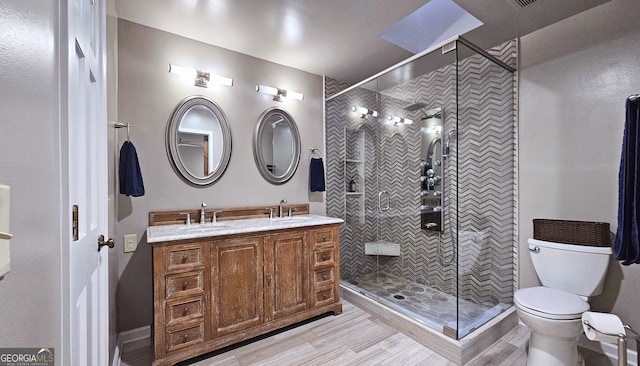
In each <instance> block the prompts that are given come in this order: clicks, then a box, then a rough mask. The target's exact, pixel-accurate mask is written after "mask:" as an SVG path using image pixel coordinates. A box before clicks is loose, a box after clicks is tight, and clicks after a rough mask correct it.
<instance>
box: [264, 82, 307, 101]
mask: <svg viewBox="0 0 640 366" xmlns="http://www.w3.org/2000/svg"><path fill="white" fill-rule="evenodd" d="M256 92H260V93H265V94H269V95H273V100H275V101H276V102H282V100H283V99H295V100H303V99H304V94H302V93H298V92H295V91H293V90H287V89H281V88H274V87H272V86H267V85H261V84H256Z"/></svg>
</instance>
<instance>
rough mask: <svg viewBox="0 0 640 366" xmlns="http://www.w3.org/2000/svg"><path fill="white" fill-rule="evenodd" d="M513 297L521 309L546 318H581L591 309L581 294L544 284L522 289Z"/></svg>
mask: <svg viewBox="0 0 640 366" xmlns="http://www.w3.org/2000/svg"><path fill="white" fill-rule="evenodd" d="M513 298H514V302H515V304H516V306H517V307H519V308H520V309H521V310H523V311H526V312H527V313H530V314H533V315H537V316H540V317H543V318H546V319H553V320H575V319H580V317H581V316H582V313H584V312H585V311H587V310H589V304H588V303H587V302H586V301H584V300H583V299H582V298H580V296H578V295H575V294H570V293H568V292H564V291H561V290H556V289H553V288H548V287H543V286H538V287H529V288H523V289H520V290H518V291H516V293H515V294H514V295H513Z"/></svg>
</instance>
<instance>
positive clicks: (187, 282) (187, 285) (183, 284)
mask: <svg viewBox="0 0 640 366" xmlns="http://www.w3.org/2000/svg"><path fill="white" fill-rule="evenodd" d="M188 287H189V281H184V282H183V283H182V289H183V290H186V289H187V288H188Z"/></svg>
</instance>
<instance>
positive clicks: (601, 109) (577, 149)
mask: <svg viewBox="0 0 640 366" xmlns="http://www.w3.org/2000/svg"><path fill="white" fill-rule="evenodd" d="M638 17H640V8H638V6H637V1H635V0H621V1H616V0H614V1H611V2H609V3H607V4H604V5H602V6H599V7H597V8H594V9H591V10H589V11H587V12H585V13H583V14H579V15H577V16H574V17H572V18H569V19H567V20H565V21H562V22H560V23H557V24H555V25H552V26H550V27H547V28H545V29H542V30H540V31H538V32H535V33H533V34H531V35H528V36H525V37H522V40H521V65H522V66H523V68H522V69H521V71H520V117H519V118H520V126H519V141H520V151H519V160H520V169H519V174H520V177H519V186H520V200H519V208H520V212H519V227H520V238H519V245H520V261H519V274H520V287H530V286H535V285H537V284H538V281H537V278H536V275H535V273H534V271H533V269H532V266H531V258H530V256H529V252H528V250H526V240H527V238H528V237H531V235H532V232H533V226H532V221H531V220H532V219H533V218H538V217H540V218H558V219H573V220H588V221H605V222H609V223H610V224H611V229H612V231H613V232H615V230H616V225H617V213H616V210H617V192H618V186H617V180H618V167H619V162H620V151H621V145H622V133H623V128H624V119H625V109H624V108H625V100H626V98H627V96H629V95H630V94H635V93H640V73H639V72H638V70H639V68H638V60H640V49H639V48H638V44H640V32H639V31H638V30H637V19H638ZM632 28H636V30H635V31H632V30H631V29H632ZM639 302H640V266H639V265H631V266H621V265H620V264H619V263H618V262H617V261H613V260H612V261H611V264H610V267H609V271H608V273H607V278H606V281H605V290H604V293H603V294H602V295H600V296H598V297H595V298H594V299H592V301H591V305H592V309H595V310H596V311H611V312H614V313H616V314H617V315H618V316H620V317H621V318H622V319H623V321H625V322H628V323H630V324H631V325H632V327H634V328H635V329H638V328H640V318H639V317H638V315H637V314H638V303H639ZM632 343H633V342H632Z"/></svg>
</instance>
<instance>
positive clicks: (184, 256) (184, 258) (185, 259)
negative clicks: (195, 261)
mask: <svg viewBox="0 0 640 366" xmlns="http://www.w3.org/2000/svg"><path fill="white" fill-rule="evenodd" d="M187 259H189V256H188V255H186V254H185V255H183V256H182V263H187Z"/></svg>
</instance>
